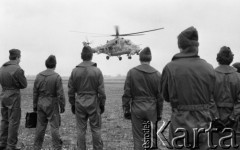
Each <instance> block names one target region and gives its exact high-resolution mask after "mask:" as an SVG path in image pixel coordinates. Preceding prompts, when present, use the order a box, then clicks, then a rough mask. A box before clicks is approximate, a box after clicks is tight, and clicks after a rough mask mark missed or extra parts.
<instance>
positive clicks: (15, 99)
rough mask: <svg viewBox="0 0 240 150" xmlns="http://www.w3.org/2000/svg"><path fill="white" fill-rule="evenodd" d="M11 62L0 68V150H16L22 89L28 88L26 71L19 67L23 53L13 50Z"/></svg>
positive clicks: (11, 51) (10, 57)
mask: <svg viewBox="0 0 240 150" xmlns="http://www.w3.org/2000/svg"><path fill="white" fill-rule="evenodd" d="M9 53H10V56H9V59H10V61H8V62H6V63H5V64H3V66H2V67H1V68H0V84H1V86H2V93H1V96H0V101H1V115H2V120H1V131H0V150H3V149H5V148H6V149H8V150H16V149H17V148H16V145H17V141H18V129H19V125H20V119H21V93H20V89H24V88H26V87H27V80H26V77H25V75H24V71H23V70H22V69H21V67H20V66H19V63H20V59H21V51H20V50H18V49H11V50H10V51H9Z"/></svg>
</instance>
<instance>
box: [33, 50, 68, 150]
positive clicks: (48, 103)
mask: <svg viewBox="0 0 240 150" xmlns="http://www.w3.org/2000/svg"><path fill="white" fill-rule="evenodd" d="M45 65H46V67H47V69H46V70H44V71H42V72H40V73H39V74H38V75H37V77H36V79H35V82H34V87H33V110H34V111H37V128H36V134H35V139H34V150H40V149H41V148H42V144H43V140H44V135H45V131H46V128H47V124H48V122H49V123H50V126H51V129H50V130H51V133H52V143H53V148H54V150H60V149H61V147H62V140H61V139H60V135H59V127H60V121H61V119H60V117H61V116H60V114H59V112H60V113H64V111H65V97H64V92H63V86H62V78H61V77H60V75H59V74H58V73H56V72H55V71H54V70H55V68H56V57H55V56H53V55H50V56H49V57H48V58H47V60H46V62H45ZM59 109H60V111H59Z"/></svg>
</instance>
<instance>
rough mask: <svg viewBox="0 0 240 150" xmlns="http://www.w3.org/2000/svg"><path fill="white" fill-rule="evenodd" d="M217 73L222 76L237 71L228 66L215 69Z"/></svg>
mask: <svg viewBox="0 0 240 150" xmlns="http://www.w3.org/2000/svg"><path fill="white" fill-rule="evenodd" d="M215 70H216V71H217V72H220V73H224V74H230V73H233V72H237V69H236V68H234V67H232V66H229V65H220V66H218V67H217V68H216V69H215Z"/></svg>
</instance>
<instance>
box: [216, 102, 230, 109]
mask: <svg viewBox="0 0 240 150" xmlns="http://www.w3.org/2000/svg"><path fill="white" fill-rule="evenodd" d="M217 107H226V108H233V103H227V102H225V103H224V102H222V103H221V102H220V103H217Z"/></svg>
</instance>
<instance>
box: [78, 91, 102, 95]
mask: <svg viewBox="0 0 240 150" xmlns="http://www.w3.org/2000/svg"><path fill="white" fill-rule="evenodd" d="M81 94H91V95H96V94H97V92H95V91H83V92H77V95H81Z"/></svg>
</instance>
